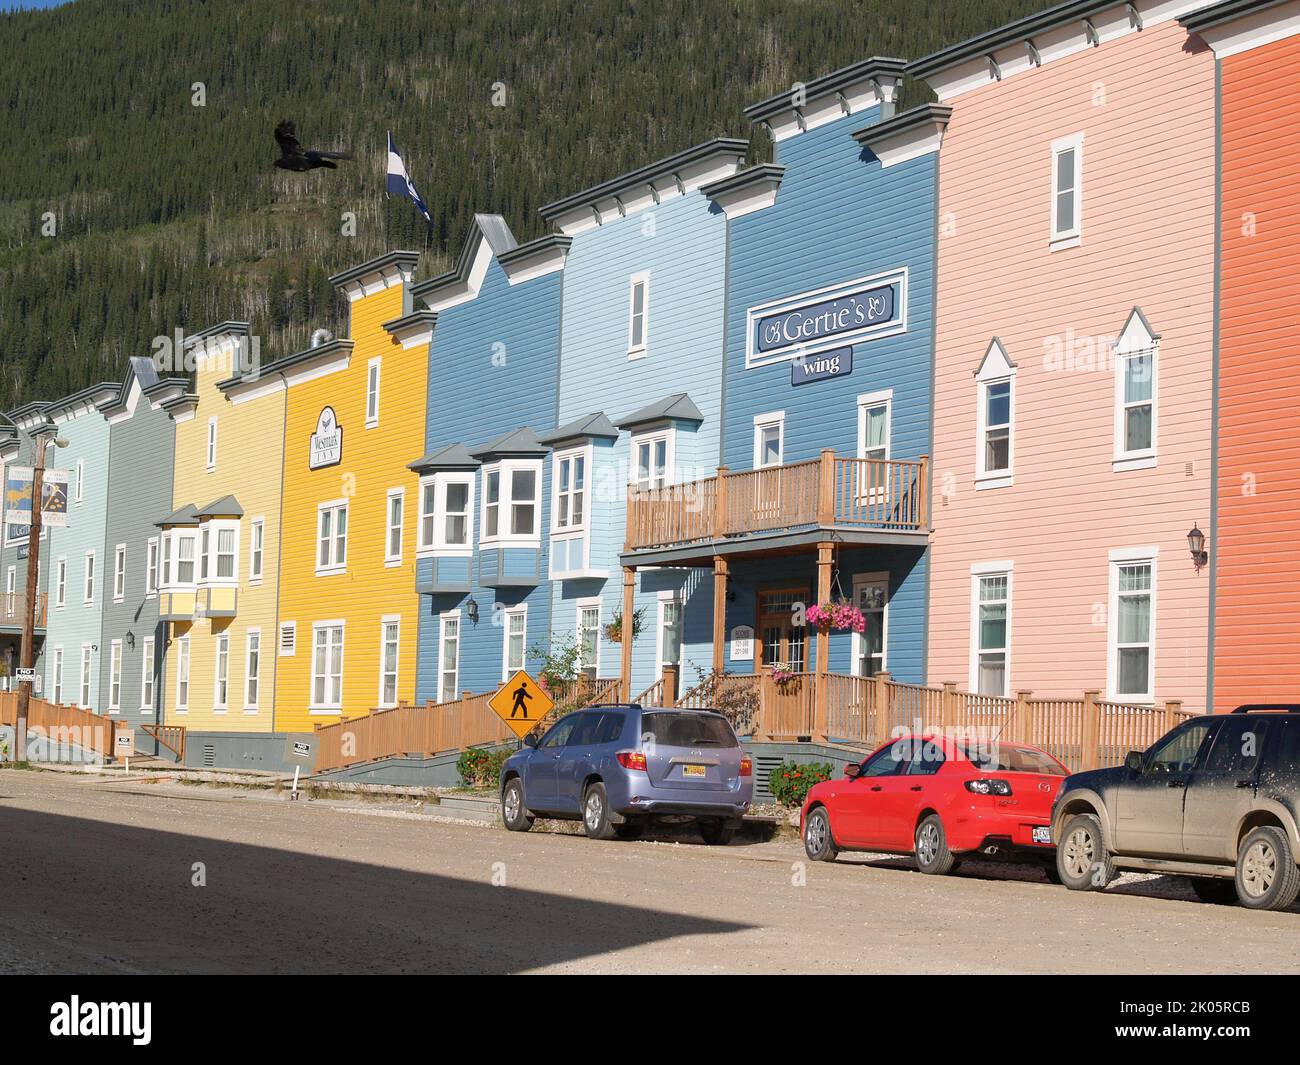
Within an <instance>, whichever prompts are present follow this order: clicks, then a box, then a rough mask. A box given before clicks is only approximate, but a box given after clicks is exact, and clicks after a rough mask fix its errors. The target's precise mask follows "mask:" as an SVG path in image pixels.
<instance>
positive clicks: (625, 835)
mask: <svg viewBox="0 0 1300 1065" xmlns="http://www.w3.org/2000/svg"><path fill="white" fill-rule="evenodd" d="M644 831H645V823H644V822H643V821H624V822H623V823H622V824H621V825H615V826H614V835H616V836H617V837H618V838H619V839H640V838H641V833H642V832H644Z"/></svg>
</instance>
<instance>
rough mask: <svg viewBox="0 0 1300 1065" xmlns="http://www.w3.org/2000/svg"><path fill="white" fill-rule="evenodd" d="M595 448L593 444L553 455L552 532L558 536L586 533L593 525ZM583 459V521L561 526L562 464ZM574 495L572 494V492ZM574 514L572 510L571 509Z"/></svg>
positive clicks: (570, 448) (566, 449)
mask: <svg viewBox="0 0 1300 1065" xmlns="http://www.w3.org/2000/svg"><path fill="white" fill-rule="evenodd" d="M595 450H596V449H595V448H594V447H593V446H592V445H591V444H583V445H582V446H581V447H569V448H565V449H564V450H563V451H557V452H555V453H554V454H553V455H552V457H551V458H552V462H551V532H552V534H554V535H556V536H568V535H569V534H570V533H580V532H585V531H586V530H587V527H588V526H589V525H590V524H591V467H592V461H593V459H594V457H595ZM573 458H581V459H582V460H583V461H582V465H583V470H584V474H583V488H582V521H581V522H579V523H577V524H576V525H575V524H569V525H564V526H560V525H558V524H556V523H557V522H558V521H559V519H560V463H561V462H563V461H565V460H566V459H573ZM570 494H572V492H570ZM570 513H572V508H570Z"/></svg>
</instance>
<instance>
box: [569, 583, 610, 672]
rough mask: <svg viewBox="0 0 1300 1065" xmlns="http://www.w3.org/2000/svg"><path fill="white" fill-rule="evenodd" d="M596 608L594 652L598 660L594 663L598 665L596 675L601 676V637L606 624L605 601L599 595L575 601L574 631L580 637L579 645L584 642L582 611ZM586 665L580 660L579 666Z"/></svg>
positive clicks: (580, 667) (581, 667)
mask: <svg viewBox="0 0 1300 1065" xmlns="http://www.w3.org/2000/svg"><path fill="white" fill-rule="evenodd" d="M592 607H595V608H596V645H595V648H594V650H593V652H592V653H593V654H594V655H595V656H596V661H595V662H594V663H592V664H593V665H594V666H595V667H596V676H597V677H599V676H600V637H601V629H602V627H603V626H604V624H605V601H604V600H603V599H602V598H601V597H600V596H598V595H593V596H588V597H587V598H585V599H578V600H576V601H575V602H574V608H575V609H574V614H573V631H574V634H575V636H576V637H577V639H578V643H579V645H581V643H582V612H583V611H584V610H589V609H591V608H592ZM585 667H586V663H585V662H580V663H579V666H578V668H579V669H580V670H581V669H583V668H585Z"/></svg>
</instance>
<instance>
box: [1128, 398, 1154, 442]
mask: <svg viewBox="0 0 1300 1065" xmlns="http://www.w3.org/2000/svg"><path fill="white" fill-rule="evenodd" d="M1150 447H1151V406H1150V404H1147V405H1144V406H1140V407H1129V409H1128V410H1126V411H1125V412H1124V449H1125V450H1126V451H1146V450H1149V449H1150Z"/></svg>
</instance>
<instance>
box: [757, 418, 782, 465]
mask: <svg viewBox="0 0 1300 1065" xmlns="http://www.w3.org/2000/svg"><path fill="white" fill-rule="evenodd" d="M773 427H775V429H776V456H777V457H776V462H774V463H772V465H770V466H763V465H762V461H763V430H764V429H771V428H773ZM783 465H785V411H783V410H773V411H768V412H767V413H766V414H755V415H754V465H753V468H754V469H756V470H758V469H775V468H776V467H777V466H783Z"/></svg>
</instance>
